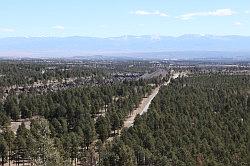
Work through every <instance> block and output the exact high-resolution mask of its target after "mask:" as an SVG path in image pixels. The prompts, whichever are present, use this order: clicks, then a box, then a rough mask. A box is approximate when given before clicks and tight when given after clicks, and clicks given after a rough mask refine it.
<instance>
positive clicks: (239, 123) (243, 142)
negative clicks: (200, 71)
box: [101, 74, 250, 166]
mask: <svg viewBox="0 0 250 166" xmlns="http://www.w3.org/2000/svg"><path fill="white" fill-rule="evenodd" d="M249 93H250V77H249V76H230V75H228V76H227V75H220V74H210V75H197V76H193V77H188V78H186V77H185V78H179V79H176V80H172V83H171V84H170V86H166V87H162V88H161V90H160V92H159V94H158V95H157V97H156V98H155V99H154V100H153V102H152V104H151V106H150V110H149V111H148V112H147V113H146V114H144V115H142V116H140V117H139V116H138V117H137V119H136V121H135V123H134V126H133V127H131V128H129V129H128V130H126V131H124V132H123V134H122V135H121V137H120V138H118V139H117V140H116V141H115V142H114V143H113V144H111V145H108V146H107V147H106V149H104V150H103V153H102V159H101V164H102V165H131V166H132V165H159V166H163V165H178V166H179V165H190V166H192V165H200V166H202V165H210V166H215V165H221V166H224V165H228V166H229V165H234V166H238V165H248V164H249V162H247V157H248V155H249V154H248V152H247V149H249V145H247V141H248V138H247V125H249V106H250V99H249V97H248V96H249Z"/></svg>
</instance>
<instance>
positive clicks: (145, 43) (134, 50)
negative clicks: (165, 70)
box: [0, 35, 250, 58]
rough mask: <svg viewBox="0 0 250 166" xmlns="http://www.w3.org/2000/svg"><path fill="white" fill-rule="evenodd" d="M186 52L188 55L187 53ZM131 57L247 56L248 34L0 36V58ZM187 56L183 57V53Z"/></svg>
mask: <svg viewBox="0 0 250 166" xmlns="http://www.w3.org/2000/svg"><path fill="white" fill-rule="evenodd" d="M187 53H188V54H187ZM96 55H101V56H105V55H106V56H130V57H135V56H139V57H143V56H144V55H145V57H150V56H153V57H157V56H159V57H162V58H185V57H186V58H187V56H188V57H190V58H195V57H197V58H209V57H214V56H215V57H216V56H218V55H219V56H225V57H226V58H234V57H243V58H250V36H237V35H234V36H233V35H232V36H214V35H182V36H178V37H172V36H149V35H145V36H121V37H110V38H97V37H79V36H74V37H8V38H0V57H36V58H37V57H55V58H56V57H76V56H96ZM185 55H186V56H185Z"/></svg>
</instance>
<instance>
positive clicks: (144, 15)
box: [0, 0, 250, 37]
mask: <svg viewBox="0 0 250 166" xmlns="http://www.w3.org/2000/svg"><path fill="white" fill-rule="evenodd" d="M182 34H214V35H247V36H250V0H0V37H8V36H96V37H109V36H122V35H171V36H176V35H182Z"/></svg>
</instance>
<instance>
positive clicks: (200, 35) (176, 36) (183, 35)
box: [0, 34, 250, 39]
mask: <svg viewBox="0 0 250 166" xmlns="http://www.w3.org/2000/svg"><path fill="white" fill-rule="evenodd" d="M155 36H159V37H173V38H179V37H185V36H193V37H194V36H197V37H213V36H215V37H233V36H236V37H237V36H238V37H250V35H237V34H231V35H214V34H182V35H154V34H152V35H150V34H148V35H147V34H144V35H143V34H142V35H120V36H106V37H98V36H77V35H76V36H7V37H0V39H4V38H73V37H84V38H100V39H108V38H122V37H155Z"/></svg>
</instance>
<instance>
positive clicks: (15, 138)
mask: <svg viewBox="0 0 250 166" xmlns="http://www.w3.org/2000/svg"><path fill="white" fill-rule="evenodd" d="M152 81H153V80H152ZM149 82H150V81H149ZM149 82H147V81H143V80H138V81H124V82H122V83H116V84H113V85H102V86H82V87H78V88H71V89H67V90H62V91H56V92H48V93H46V94H36V93H27V94H26V93H23V94H20V95H18V96H17V95H9V96H8V97H7V99H6V101H5V102H3V104H2V103H0V115H1V119H0V123H1V128H0V129H1V132H0V157H1V159H2V161H3V162H2V163H5V162H7V161H8V160H11V161H14V162H16V163H19V162H21V163H33V164H37V165H39V164H40V165H48V166H49V165H51V166H52V165H53V166H55V165H58V166H59V165H71V164H73V163H75V164H77V163H87V164H91V163H96V159H95V158H96V152H95V151H94V150H95V146H91V144H93V143H95V142H99V141H98V139H99V140H100V143H101V142H104V141H105V140H106V139H107V138H108V137H110V136H111V135H112V134H113V133H114V132H115V131H116V130H118V129H119V128H121V127H122V126H123V121H124V119H125V118H126V116H127V115H129V113H130V112H132V111H133V109H134V108H136V107H137V105H138V104H139V103H140V100H141V98H143V97H144V96H145V95H146V94H148V93H150V91H151V89H152V86H149V85H148V83H149ZM27 119H28V120H29V119H30V120H31V125H30V127H27V126H26V127H25V124H24V123H22V125H21V126H19V128H18V129H17V132H16V135H15V134H14V133H13V131H11V130H10V128H9V125H10V121H12V122H14V121H20V120H27ZM28 128H30V129H28Z"/></svg>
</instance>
